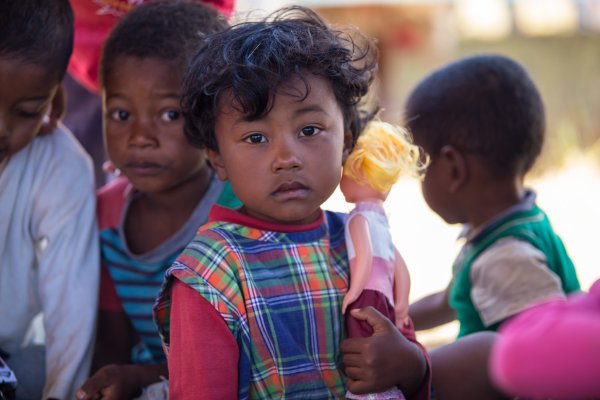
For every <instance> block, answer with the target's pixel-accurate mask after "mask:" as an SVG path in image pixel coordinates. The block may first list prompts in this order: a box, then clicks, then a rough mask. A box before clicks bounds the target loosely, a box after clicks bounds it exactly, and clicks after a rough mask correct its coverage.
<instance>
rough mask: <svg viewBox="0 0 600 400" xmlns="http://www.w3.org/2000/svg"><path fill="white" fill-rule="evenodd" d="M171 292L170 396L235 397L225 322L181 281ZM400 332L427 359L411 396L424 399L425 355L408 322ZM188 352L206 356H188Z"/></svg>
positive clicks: (233, 348) (233, 357) (234, 355)
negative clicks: (423, 372)
mask: <svg viewBox="0 0 600 400" xmlns="http://www.w3.org/2000/svg"><path fill="white" fill-rule="evenodd" d="M171 293H172V298H171V304H172V306H171V322H170V337H171V342H170V352H169V377H170V380H169V394H170V396H172V398H173V399H184V400H185V399H190V400H195V399H198V400H204V399H207V400H208V399H216V398H218V399H222V400H228V399H231V400H234V399H236V398H237V379H238V376H237V371H238V369H237V361H238V357H239V355H238V346H237V343H236V342H235V340H234V339H233V336H232V335H231V332H230V331H229V328H227V325H226V324H225V321H223V319H222V318H221V316H220V315H219V313H218V312H217V310H215V308H214V307H213V306H212V305H211V304H210V303H209V302H208V301H206V300H205V299H204V298H203V297H202V296H199V295H198V293H196V292H195V291H194V290H193V289H192V288H190V287H189V286H187V285H185V284H184V283H183V282H181V281H179V280H177V279H175V280H174V283H173V288H172V292H171ZM401 332H402V334H403V335H404V336H405V337H406V338H407V339H408V340H410V341H412V342H414V343H416V344H417V345H418V346H419V347H420V348H421V349H422V351H423V354H424V355H425V357H426V359H427V365H428V368H427V375H426V377H425V379H424V380H423V384H422V385H421V388H420V389H419V391H418V392H417V393H416V394H415V395H413V396H412V397H411V399H413V400H427V399H429V387H430V384H431V362H430V360H429V355H428V354H427V351H426V350H425V349H424V348H423V346H421V344H420V343H419V342H417V339H416V336H415V331H414V328H413V326H412V324H410V325H409V326H406V327H404V328H403V329H402V330H401ZM190 354H206V356H205V357H192V356H190ZM203 360H210V363H206V364H203V363H202V361H203ZM215 366H219V367H218V368H215ZM214 371H221V372H220V373H215V372H214ZM174 382H175V384H173V383H174ZM196 388H203V391H202V392H198V391H197V389H196ZM207 389H208V390H207Z"/></svg>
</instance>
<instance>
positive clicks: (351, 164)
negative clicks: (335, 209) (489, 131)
mask: <svg viewBox="0 0 600 400" xmlns="http://www.w3.org/2000/svg"><path fill="white" fill-rule="evenodd" d="M419 153H420V150H419V148H418V147H416V146H414V145H413V144H412V143H411V139H410V136H409V135H408V132H407V131H406V130H404V129H401V128H397V127H394V126H393V125H390V124H387V123H385V122H383V121H371V122H370V123H369V124H368V125H367V127H366V128H365V131H364V132H363V133H362V134H361V135H360V137H359V138H358V141H357V142H356V146H355V147H354V149H353V150H352V152H351V153H350V155H349V156H348V159H347V160H346V162H345V163H344V169H343V175H342V180H341V182H340V189H341V191H342V193H343V194H344V196H345V198H346V201H347V202H349V203H355V204H356V207H355V208H354V209H353V210H352V212H351V213H350V214H349V215H348V218H347V219H346V222H345V226H346V233H345V237H346V246H347V247H348V258H349V259H350V278H351V279H350V287H349V288H348V292H347V293H346V295H345V296H344V300H343V302H342V313H344V314H346V313H347V311H350V310H352V309H356V308H363V307H366V306H372V307H374V308H375V309H377V310H378V311H379V312H381V313H382V314H383V315H385V316H386V317H387V318H388V319H389V320H390V321H392V322H394V323H395V324H396V325H397V326H398V327H399V328H402V326H404V324H405V323H408V319H407V317H408V296H409V292H410V276H409V273H408V268H407V267H406V263H405V262H404V260H403V259H402V256H401V255H400V253H399V252H398V250H397V249H396V247H395V246H394V243H393V242H392V236H391V234H390V230H389V225H388V221H387V216H386V214H385V210H384V208H383V202H384V201H385V199H386V198H387V196H388V194H389V192H390V189H391V188H392V185H393V184H394V183H396V181H397V180H398V178H400V175H401V174H407V175H415V176H416V175H418V173H419V172H420V171H422V169H423V164H422V162H421V160H420V156H419ZM348 314H349V313H348ZM346 332H347V334H348V336H349V337H369V336H371V335H372V334H373V330H372V329H371V326H370V325H369V324H368V323H366V322H364V321H360V320H357V319H356V318H354V317H352V316H351V315H347V316H346ZM346 398H365V399H367V398H368V399H403V398H404V396H403V395H402V393H401V392H400V391H399V390H398V389H397V388H395V387H394V388H392V389H388V390H386V391H384V392H379V393H372V394H368V395H355V394H353V393H350V392H349V393H347V394H346Z"/></svg>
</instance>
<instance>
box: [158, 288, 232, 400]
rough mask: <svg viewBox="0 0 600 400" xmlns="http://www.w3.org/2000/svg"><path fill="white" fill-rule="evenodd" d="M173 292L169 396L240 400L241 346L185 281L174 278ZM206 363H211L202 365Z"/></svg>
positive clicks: (215, 313)
mask: <svg viewBox="0 0 600 400" xmlns="http://www.w3.org/2000/svg"><path fill="white" fill-rule="evenodd" d="M171 293H172V298H171V301H172V304H173V306H172V308H171V324H170V332H171V347H170V352H169V397H170V398H173V399H179V400H181V399H183V400H185V399H190V400H204V399H206V400H212V399H221V400H228V399H231V400H234V399H237V394H238V392H237V387H238V385H237V381H238V377H237V373H238V366H237V363H238V357H239V356H238V346H237V343H236V342H235V340H234V338H233V336H232V335H231V332H230V331H229V328H227V325H226V324H225V321H223V318H221V315H220V314H219V313H218V312H217V310H216V309H215V308H214V307H213V306H212V305H211V304H210V303H209V302H208V301H206V300H205V299H204V298H203V297H202V296H200V295H198V293H196V292H195V291H194V289H192V288H191V287H189V286H187V285H185V284H184V283H183V282H181V281H179V280H177V279H175V280H174V283H173V289H172V292H171ZM193 354H203V355H204V356H203V357H193V356H190V355H193ZM203 360H210V362H209V363H205V364H203V363H202V361H203ZM218 371H220V372H218ZM173 378H175V379H173Z"/></svg>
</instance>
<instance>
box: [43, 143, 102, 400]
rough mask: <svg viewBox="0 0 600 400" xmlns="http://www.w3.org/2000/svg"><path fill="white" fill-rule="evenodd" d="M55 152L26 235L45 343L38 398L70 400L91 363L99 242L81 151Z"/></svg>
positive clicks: (92, 191) (92, 196) (91, 183)
mask: <svg viewBox="0 0 600 400" xmlns="http://www.w3.org/2000/svg"><path fill="white" fill-rule="evenodd" d="M57 134H58V133H53V135H57ZM72 140H74V139H72ZM59 150H63V153H62V154H61V156H60V157H57V158H56V161H54V162H53V163H51V164H49V165H48V166H47V169H46V170H45V172H46V177H45V180H44V186H43V187H42V188H41V190H40V191H39V194H38V197H37V199H36V201H35V203H34V207H35V213H34V214H35V217H34V219H33V221H32V228H31V229H32V235H33V237H34V240H36V242H37V243H39V245H38V248H37V253H36V257H37V260H38V278H37V282H36V284H37V292H38V295H39V301H40V304H41V308H42V313H43V321H44V330H45V338H46V343H45V345H46V383H45V387H44V393H43V394H44V398H47V397H53V398H60V399H67V398H69V399H70V398H74V396H75V391H76V390H77V389H78V388H79V386H81V384H83V382H84V381H85V379H86V378H87V376H88V374H89V368H90V363H91V357H92V350H93V338H94V331H95V321H96V314H97V307H98V283H99V264H100V262H99V249H98V242H99V239H98V230H97V225H96V213H95V208H96V197H95V189H94V180H93V175H92V167H91V162H90V160H89V159H88V158H87V156H84V154H83V150H81V152H80V153H76V152H75V151H74V149H73V147H66V148H59Z"/></svg>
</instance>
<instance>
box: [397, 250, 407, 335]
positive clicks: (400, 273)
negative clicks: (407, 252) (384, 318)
mask: <svg viewBox="0 0 600 400" xmlns="http://www.w3.org/2000/svg"><path fill="white" fill-rule="evenodd" d="M394 252H395V254H396V256H395V260H394V261H395V264H396V270H395V273H394V309H395V317H396V326H397V327H398V328H402V326H404V325H405V324H407V323H408V322H409V319H408V296H409V294H410V274H409V273H408V268H407V267H406V263H405V262H404V259H403V258H402V256H401V255H400V252H398V249H396V248H395V247H394Z"/></svg>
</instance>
